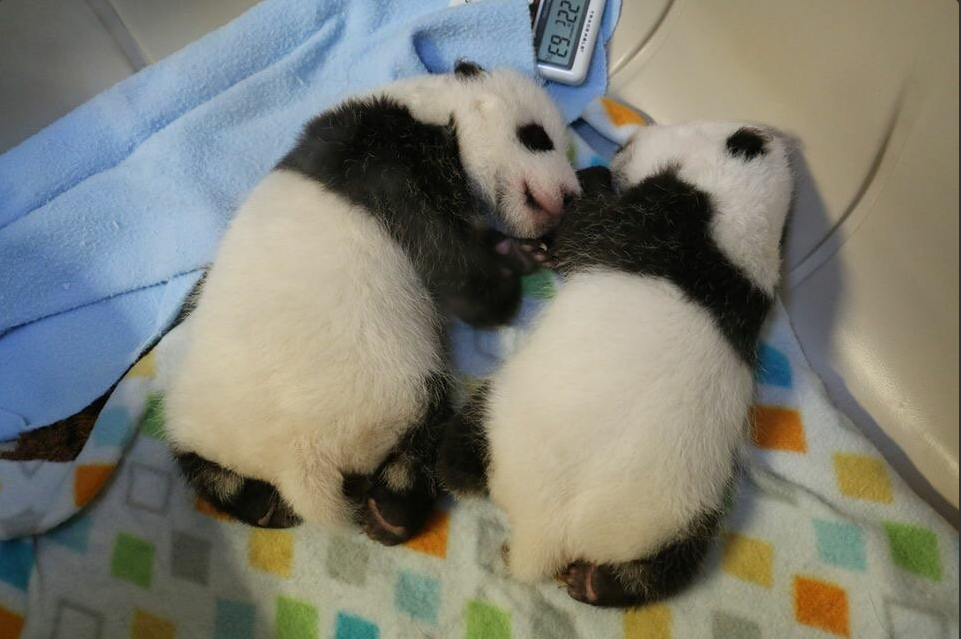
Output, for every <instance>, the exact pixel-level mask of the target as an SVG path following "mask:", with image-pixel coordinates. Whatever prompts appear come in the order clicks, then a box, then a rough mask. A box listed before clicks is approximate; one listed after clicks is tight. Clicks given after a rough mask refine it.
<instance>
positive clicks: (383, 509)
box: [360, 486, 430, 546]
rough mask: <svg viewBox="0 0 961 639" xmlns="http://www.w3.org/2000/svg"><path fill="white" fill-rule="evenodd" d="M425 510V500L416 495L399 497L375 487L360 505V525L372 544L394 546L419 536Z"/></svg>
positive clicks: (426, 502)
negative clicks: (372, 541) (373, 542)
mask: <svg viewBox="0 0 961 639" xmlns="http://www.w3.org/2000/svg"><path fill="white" fill-rule="evenodd" d="M429 510H430V500H429V499H426V500H425V499H423V498H422V497H421V496H420V495H417V494H411V495H400V494H398V493H394V492H392V491H390V490H388V489H387V488H386V487H384V486H377V487H375V488H374V489H373V490H372V491H371V492H370V494H368V495H367V498H366V500H365V501H364V505H363V510H362V511H361V513H360V519H361V522H360V525H361V529H362V530H363V531H364V533H365V534H366V535H367V536H368V537H370V538H371V539H373V540H374V541H376V542H379V543H381V544H384V545H385V546H395V545H397V544H400V543H403V542H405V541H407V540H408V539H410V538H411V537H413V536H414V535H416V534H417V533H418V532H420V529H421V527H423V525H424V521H425V520H426V519H427V514H428V512H429Z"/></svg>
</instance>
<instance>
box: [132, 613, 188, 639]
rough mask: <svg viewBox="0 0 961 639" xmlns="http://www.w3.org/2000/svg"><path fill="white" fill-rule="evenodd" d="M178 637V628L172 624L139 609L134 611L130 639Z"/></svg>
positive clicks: (169, 638) (167, 638) (170, 638)
mask: <svg viewBox="0 0 961 639" xmlns="http://www.w3.org/2000/svg"><path fill="white" fill-rule="evenodd" d="M176 636H177V627H176V626H175V625H174V624H173V623H172V622H170V621H167V620H166V619H161V618H160V617H155V616H153V615H152V614H150V613H149V612H144V611H143V610H140V609H139V608H138V609H137V610H135V611H134V613H133V623H132V624H131V625H130V639H174V637H176Z"/></svg>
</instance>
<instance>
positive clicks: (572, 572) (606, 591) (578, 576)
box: [561, 562, 641, 606]
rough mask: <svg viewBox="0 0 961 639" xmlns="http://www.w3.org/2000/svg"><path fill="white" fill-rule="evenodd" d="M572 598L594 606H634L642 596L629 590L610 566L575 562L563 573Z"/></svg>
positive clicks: (562, 576) (562, 577) (568, 592)
mask: <svg viewBox="0 0 961 639" xmlns="http://www.w3.org/2000/svg"><path fill="white" fill-rule="evenodd" d="M561 579H562V580H563V581H564V583H565V584H566V585H567V594H568V595H570V597H571V599H575V600H577V601H580V602H583V603H586V604H590V605H592V606H633V605H636V604H639V603H641V598H640V597H638V596H636V595H634V594H632V593H629V592H627V590H626V589H625V588H624V586H623V585H622V584H621V583H620V582H619V581H618V580H617V578H616V577H615V576H614V574H613V572H612V571H611V569H610V567H608V566H598V565H597V564H591V563H586V562H575V563H572V564H571V565H570V566H568V567H567V570H566V571H564V572H563V573H562V574H561Z"/></svg>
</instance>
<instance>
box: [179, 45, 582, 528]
mask: <svg viewBox="0 0 961 639" xmlns="http://www.w3.org/2000/svg"><path fill="white" fill-rule="evenodd" d="M564 139H565V123H564V121H563V119H562V117H561V115H560V113H559V112H558V111H557V109H556V107H555V106H554V104H553V103H552V102H551V100H550V98H549V97H548V96H547V94H546V92H545V91H544V90H543V88H542V87H541V86H540V85H539V84H537V83H536V82H535V81H534V80H532V79H530V78H527V77H525V76H522V75H520V74H518V73H515V72H512V71H508V70H494V71H490V72H488V71H485V70H483V69H481V68H480V67H478V66H477V65H475V64H472V63H468V62H462V63H459V64H458V66H457V68H456V71H455V73H453V74H444V75H431V76H423V77H416V78H411V79H406V80H401V81H397V82H395V83H393V84H391V85H388V86H386V87H384V88H382V89H380V90H377V91H375V92H373V93H371V94H368V95H363V96H356V97H352V98H349V99H347V100H345V101H344V102H343V103H342V104H340V105H339V106H337V107H335V108H333V109H331V110H329V111H327V112H325V113H323V114H321V115H320V116H318V117H317V118H315V119H314V120H312V121H311V122H310V123H308V125H307V126H306V128H305V130H304V132H303V134H302V135H301V138H300V140H299V142H298V143H297V145H296V147H295V148H294V149H293V150H292V151H291V152H290V153H289V154H288V155H287V156H286V157H285V158H283V160H282V161H281V162H280V163H279V165H278V166H277V168H276V169H275V170H274V171H273V172H271V173H270V174H269V175H268V176H267V177H266V178H265V179H264V180H263V181H262V182H261V183H260V185H259V186H257V187H256V188H255V189H254V191H253V192H252V193H251V195H250V196H249V198H248V199H247V200H246V202H245V203H244V204H243V205H242V206H241V207H240V208H239V210H238V211H237V213H236V215H235V217H234V218H233V220H232V222H231V225H230V227H229V229H228V230H227V232H226V234H225V236H224V239H223V241H222V244H221V246H220V249H219V252H218V255H217V257H216V259H215V261H214V264H213V266H212V268H211V270H210V272H209V274H208V276H207V279H206V281H205V283H204V285H203V290H202V291H201V292H200V293H199V296H198V297H197V299H196V308H195V309H194V310H193V312H192V314H191V315H190V317H189V318H187V321H186V323H185V325H184V329H185V330H186V331H187V340H188V343H187V347H186V349H185V354H184V356H183V359H182V362H181V364H180V366H179V369H178V371H177V374H176V378H175V379H174V380H173V382H172V384H171V388H170V390H169V393H168V397H167V405H166V410H167V431H168V435H169V439H170V441H171V444H172V447H173V449H174V453H175V455H176V457H177V459H178V461H179V463H180V466H181V469H182V470H183V472H184V474H185V475H186V477H187V479H188V482H189V483H191V484H192V485H193V486H194V488H195V489H196V490H197V491H198V493H199V494H200V495H201V496H203V497H204V498H205V499H207V500H208V501H210V502H212V503H213V505H215V506H217V507H218V508H220V509H222V510H224V511H226V512H227V513H229V514H231V515H233V516H235V517H237V518H239V519H241V520H242V521H245V522H248V523H250V524H253V525H257V526H265V527H286V526H291V525H295V524H297V523H299V522H300V521H301V520H306V521H309V522H312V523H316V524H319V525H334V526H336V525H341V524H345V523H349V522H351V521H353V522H356V523H359V524H361V525H362V527H363V528H364V529H365V531H366V532H367V533H368V534H369V535H370V536H371V537H373V538H375V539H377V540H379V541H382V542H384V543H388V544H390V543H397V542H399V541H402V540H403V539H405V538H407V537H409V536H410V535H412V534H413V533H414V532H416V530H417V528H419V526H420V525H421V524H422V522H423V520H424V518H425V517H426V515H427V513H428V510H429V508H430V502H431V498H432V497H433V494H434V489H433V482H432V470H433V466H434V457H435V454H436V445H437V436H438V434H439V429H440V427H441V426H442V424H443V422H444V421H445V420H446V419H447V418H448V417H449V408H448V406H449V404H448V391H449V374H448V361H447V354H446V344H445V338H444V325H445V321H446V313H447V312H448V311H451V312H453V313H455V314H456V315H458V316H460V317H461V318H462V319H464V320H465V321H468V322H470V323H472V324H475V325H479V326H488V325H497V324H501V323H503V322H506V321H508V320H509V319H510V318H511V316H512V315H513V313H514V312H515V311H516V308H517V306H518V304H519V299H520V281H519V279H520V278H519V275H518V272H517V270H518V269H517V268H516V267H517V266H518V265H517V262H516V261H515V262H511V261H509V260H508V259H507V258H508V257H510V256H505V255H501V254H499V253H498V252H497V251H495V249H494V241H495V239H496V238H497V237H498V236H496V235H493V234H491V233H490V232H489V230H488V229H489V228H490V225H491V224H492V223H493V224H495V225H496V226H497V227H498V228H499V229H500V230H501V231H503V232H504V233H507V234H509V235H513V236H517V237H536V236H539V235H542V234H544V233H545V232H547V231H548V230H550V229H551V228H553V227H554V226H556V224H557V222H558V220H559V217H560V214H561V212H562V209H563V207H564V206H565V205H566V204H567V203H568V202H569V200H570V199H571V198H572V197H573V196H575V195H577V194H578V193H579V190H580V187H579V185H578V182H577V177H576V175H575V174H574V171H573V169H572V168H571V167H570V165H569V164H568V162H567V159H566V157H565V143H564Z"/></svg>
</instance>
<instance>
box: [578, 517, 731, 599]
mask: <svg viewBox="0 0 961 639" xmlns="http://www.w3.org/2000/svg"><path fill="white" fill-rule="evenodd" d="M720 520H721V516H720V513H719V512H710V513H706V514H704V515H701V516H700V517H699V518H698V520H697V521H696V522H695V523H694V525H693V526H692V527H691V528H690V530H689V531H688V532H687V533H686V535H685V536H683V537H681V538H679V539H677V540H675V541H673V542H671V543H670V544H668V545H667V546H665V547H664V548H662V549H661V550H659V551H658V552H656V553H655V554H654V555H652V556H650V557H647V558H644V559H637V560H634V561H627V562H623V563H618V564H595V563H590V562H582V561H578V562H574V563H572V564H570V565H569V566H568V567H567V568H566V569H565V570H564V571H563V572H562V574H561V575H560V576H559V577H560V579H561V580H562V581H563V582H564V583H565V584H566V585H567V594H568V595H570V597H571V598H572V599H575V600H577V601H581V602H583V603H587V604H591V605H593V606H602V607H632V606H641V605H644V604H647V603H651V602H654V601H659V600H661V599H664V598H667V597H670V596H672V595H674V594H676V593H677V592H679V591H680V590H682V589H683V588H685V587H687V586H688V585H689V584H690V583H691V581H693V580H694V577H695V576H696V575H697V572H698V570H699V568H700V567H701V565H702V564H703V562H704V558H705V557H706V555H707V553H708V551H709V550H710V547H711V543H712V542H713V539H714V537H715V535H716V533H717V529H718V527H719V526H720Z"/></svg>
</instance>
